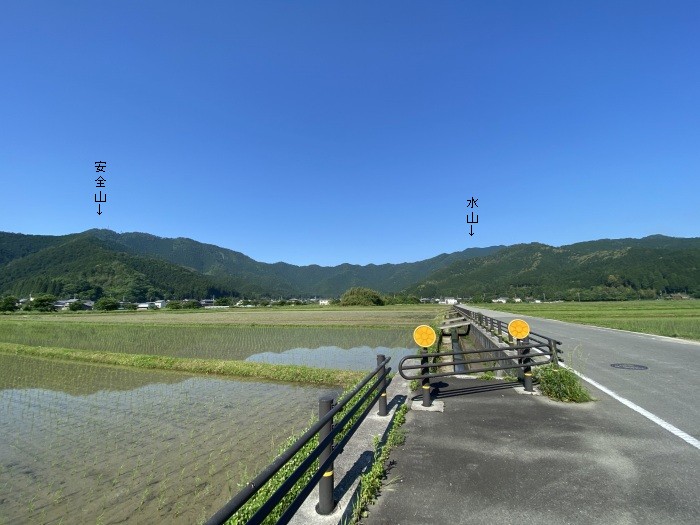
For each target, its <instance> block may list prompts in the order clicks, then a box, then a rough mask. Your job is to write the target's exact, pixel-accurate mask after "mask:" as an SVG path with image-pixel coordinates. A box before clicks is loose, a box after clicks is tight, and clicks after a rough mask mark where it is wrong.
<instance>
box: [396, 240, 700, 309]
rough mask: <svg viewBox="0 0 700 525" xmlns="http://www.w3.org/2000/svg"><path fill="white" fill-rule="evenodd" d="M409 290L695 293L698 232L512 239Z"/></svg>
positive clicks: (558, 295)
mask: <svg viewBox="0 0 700 525" xmlns="http://www.w3.org/2000/svg"><path fill="white" fill-rule="evenodd" d="M408 291H409V292H410V293H414V294H417V295H422V296H426V295H427V296H433V295H452V296H458V297H465V298H466V297H471V298H472V299H473V300H490V299H493V298H496V297H499V296H507V297H520V298H523V299H524V298H528V297H534V298H538V299H543V298H544V299H546V300H557V299H561V300H580V301H606V300H625V299H653V298H655V297H658V296H660V295H661V296H663V295H668V294H676V293H680V294H688V295H692V296H695V297H700V239H673V238H670V237H663V236H653V237H646V238H644V239H616V240H607V239H606V240H600V241H592V242H586V243H579V244H572V245H570V246H562V247H560V248H554V247H552V246H547V245H544V244H539V243H532V244H521V245H515V246H510V247H508V248H506V249H504V250H501V251H499V252H498V253H496V254H493V255H491V256H489V257H485V258H479V259H473V260H469V261H460V262H456V263H454V264H452V265H450V266H449V267H447V268H443V269H441V270H438V271H436V272H434V273H433V274H431V275H430V276H429V277H428V278H427V279H426V280H424V281H423V282H421V283H418V284H416V285H414V286H412V287H409V289H408Z"/></svg>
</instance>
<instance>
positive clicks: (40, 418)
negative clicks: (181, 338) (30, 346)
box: [0, 354, 339, 524]
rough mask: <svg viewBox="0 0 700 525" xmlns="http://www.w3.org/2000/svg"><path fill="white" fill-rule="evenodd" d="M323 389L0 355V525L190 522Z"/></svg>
mask: <svg viewBox="0 0 700 525" xmlns="http://www.w3.org/2000/svg"><path fill="white" fill-rule="evenodd" d="M329 393H331V394H333V395H336V396H337V395H338V394H339V389H323V388H314V387H305V386H290V385H286V384H274V383H260V382H252V381H238V380H230V379H220V378H210V377H196V376H191V375H186V374H180V373H170V372H161V371H146V370H140V369H124V368H117V367H106V366H98V365H88V364H78V363H70V362H63V361H52V360H43V359H37V358H31V357H20V356H10V355H4V354H0V421H1V422H2V424H1V425H0V524H15V523H17V524H20V523H21V524H23V523H38V524H75V523H102V524H117V523H126V522H131V523H135V522H138V523H159V522H162V523H183V524H184V523H187V524H189V523H198V522H201V521H203V520H204V519H206V518H207V517H209V516H210V515H211V514H212V513H213V512H215V511H216V510H217V509H218V508H219V507H220V506H221V505H222V504H223V503H225V502H226V501H227V500H228V499H229V498H230V497H231V496H232V495H233V494H235V493H236V492H237V491H238V489H239V485H240V484H242V483H244V482H245V481H246V480H248V479H250V478H252V477H253V476H254V475H255V474H256V473H257V472H258V471H259V470H260V469H261V468H263V467H264V466H265V465H267V464H268V463H269V461H270V459H271V457H272V456H273V455H274V453H275V452H276V451H277V449H278V448H279V446H280V445H281V444H282V443H283V442H284V441H285V440H286V439H287V438H288V437H289V436H290V435H292V434H295V433H298V432H299V431H301V430H302V429H304V428H305V427H307V426H308V425H309V423H310V422H311V421H312V419H314V417H315V416H316V414H317V410H318V409H317V406H318V405H317V403H318V401H317V400H318V398H319V396H321V395H326V394H329Z"/></svg>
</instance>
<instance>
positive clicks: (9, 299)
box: [0, 295, 19, 312]
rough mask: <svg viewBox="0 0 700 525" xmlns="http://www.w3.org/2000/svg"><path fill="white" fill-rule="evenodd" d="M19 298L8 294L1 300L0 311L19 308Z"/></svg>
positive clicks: (12, 310) (11, 310) (10, 310)
mask: <svg viewBox="0 0 700 525" xmlns="http://www.w3.org/2000/svg"><path fill="white" fill-rule="evenodd" d="M17 302H18V301H17V298H16V297H15V296H14V295H6V296H5V297H3V298H2V299H1V300H0V312H14V311H16V310H18V309H19V306H17Z"/></svg>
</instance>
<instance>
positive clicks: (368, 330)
mask: <svg viewBox="0 0 700 525" xmlns="http://www.w3.org/2000/svg"><path fill="white" fill-rule="evenodd" d="M59 317H60V316H59ZM205 317H206V316H205ZM0 323H1V325H0V326H1V328H2V334H1V335H0V340H1V341H3V342H8V343H19V344H24V345H29V346H51V347H59V348H71V349H76V350H90V351H105V352H123V353H130V354H148V355H164V356H171V357H192V358H203V359H240V360H243V359H247V358H248V357H250V356H252V355H255V354H261V353H264V352H272V353H282V352H285V351H287V350H289V349H290V348H309V349H323V348H329V347H337V348H343V349H352V348H358V347H363V346H365V345H369V346H370V347H371V348H415V343H413V339H412V329H407V328H400V327H398V328H397V327H385V326H379V327H374V326H363V327H360V328H358V327H356V326H269V325H252V326H251V325H245V326H244V325H215V324H202V325H167V324H159V325H149V324H144V325H137V324H131V325H125V324H118V323H105V324H96V323H78V322H73V323H52V322H46V321H40V322H37V321H34V320H31V319H30V320H27V321H24V320H14V319H12V320H3V319H0ZM299 364H301V363H299Z"/></svg>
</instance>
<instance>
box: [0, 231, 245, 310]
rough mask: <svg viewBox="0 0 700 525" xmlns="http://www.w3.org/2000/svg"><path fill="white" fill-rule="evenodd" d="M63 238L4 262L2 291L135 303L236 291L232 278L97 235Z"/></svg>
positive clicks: (0, 291) (1, 282)
mask: <svg viewBox="0 0 700 525" xmlns="http://www.w3.org/2000/svg"><path fill="white" fill-rule="evenodd" d="M62 240H63V242H62V243H55V242H47V243H46V244H43V245H45V246H46V247H44V248H41V246H39V245H36V246H33V250H34V251H32V252H31V253H29V254H28V255H26V256H24V257H19V258H14V259H13V260H11V261H10V262H9V263H7V264H5V265H4V266H2V267H1V268H0V294H5V293H12V294H15V295H17V296H27V295H29V294H30V293H34V294H38V293H50V294H53V295H57V296H71V295H74V294H75V295H77V296H79V297H82V298H90V299H97V298H99V297H101V296H103V295H110V296H113V297H116V298H122V297H124V298H126V299H127V300H131V301H137V300H145V299H155V298H159V297H168V298H187V297H197V298H199V297H208V296H211V295H212V294H215V295H219V296H221V295H235V294H236V293H237V291H236V289H235V286H234V284H233V283H232V282H224V281H217V280H215V279H213V278H210V277H206V276H203V275H201V274H198V273H197V272H194V271H192V270H188V269H186V268H182V267H180V266H177V265H174V264H171V263H167V262H164V261H160V260H157V259H153V258H147V257H140V256H137V255H134V254H130V253H127V252H125V251H123V250H120V247H119V246H117V245H114V244H111V243H109V242H106V241H103V240H100V239H97V238H95V237H93V236H89V235H87V236H83V235H78V236H66V237H65V238H63V239H62ZM3 245H4V243H3Z"/></svg>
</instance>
